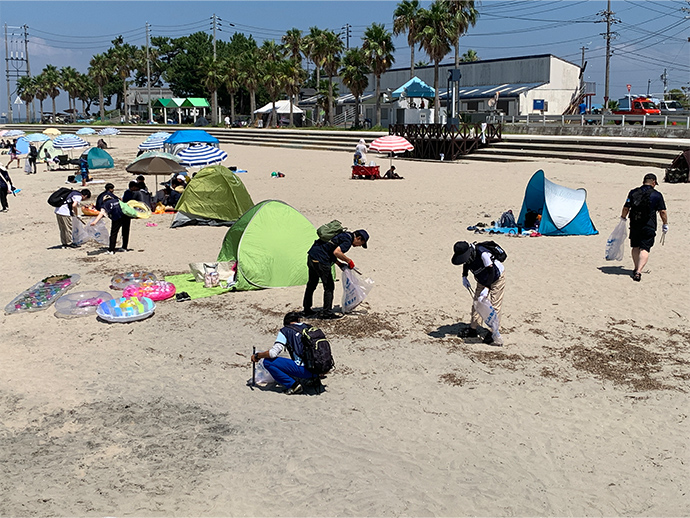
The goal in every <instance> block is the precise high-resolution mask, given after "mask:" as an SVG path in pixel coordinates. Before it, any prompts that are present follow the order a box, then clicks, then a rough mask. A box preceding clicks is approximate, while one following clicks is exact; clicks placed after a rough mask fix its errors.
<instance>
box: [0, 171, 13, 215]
mask: <svg viewBox="0 0 690 518" xmlns="http://www.w3.org/2000/svg"><path fill="white" fill-rule="evenodd" d="M10 192H14V185H12V179H11V178H10V172H9V171H8V170H7V169H5V166H4V165H0V204H2V210H0V212H7V211H8V210H9V208H10V206H9V205H8V204H7V195H8V194H9V193H10Z"/></svg>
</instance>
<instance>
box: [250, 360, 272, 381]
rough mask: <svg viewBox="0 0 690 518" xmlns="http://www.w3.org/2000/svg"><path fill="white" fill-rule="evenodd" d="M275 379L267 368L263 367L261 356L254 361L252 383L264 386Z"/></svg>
mask: <svg viewBox="0 0 690 518" xmlns="http://www.w3.org/2000/svg"><path fill="white" fill-rule="evenodd" d="M275 382H276V380H275V379H273V376H271V373H270V372H268V369H267V368H266V367H264V360H263V358H262V359H261V360H259V361H258V362H257V363H256V372H255V373H254V383H255V384H256V385H257V386H259V387H265V386H266V385H269V384H271V383H275Z"/></svg>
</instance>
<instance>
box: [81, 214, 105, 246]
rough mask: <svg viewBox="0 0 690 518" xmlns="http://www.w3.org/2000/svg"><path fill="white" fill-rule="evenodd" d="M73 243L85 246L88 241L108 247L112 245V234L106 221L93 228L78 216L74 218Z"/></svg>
mask: <svg viewBox="0 0 690 518" xmlns="http://www.w3.org/2000/svg"><path fill="white" fill-rule="evenodd" d="M72 241H73V242H74V243H75V244H77V245H83V244H84V243H86V242H87V241H96V242H97V243H99V244H101V245H108V244H110V233H109V232H108V227H107V226H106V225H105V221H104V220H101V221H99V222H98V223H96V224H95V225H94V226H91V225H90V224H89V223H84V222H83V221H82V220H81V219H80V218H78V217H77V216H72Z"/></svg>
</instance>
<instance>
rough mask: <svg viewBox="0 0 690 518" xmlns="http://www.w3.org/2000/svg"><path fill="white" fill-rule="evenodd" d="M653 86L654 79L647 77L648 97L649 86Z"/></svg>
mask: <svg viewBox="0 0 690 518" xmlns="http://www.w3.org/2000/svg"><path fill="white" fill-rule="evenodd" d="M650 86H652V80H651V79H647V97H649V87H650Z"/></svg>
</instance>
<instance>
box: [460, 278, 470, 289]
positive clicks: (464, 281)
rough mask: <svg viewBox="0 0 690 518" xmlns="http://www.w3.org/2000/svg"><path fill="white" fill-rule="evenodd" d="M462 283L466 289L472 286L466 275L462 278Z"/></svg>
mask: <svg viewBox="0 0 690 518" xmlns="http://www.w3.org/2000/svg"><path fill="white" fill-rule="evenodd" d="M462 285H463V286H464V287H465V288H467V289H468V290H469V289H470V288H471V287H472V285H471V284H470V280H469V279H468V278H467V277H463V278H462Z"/></svg>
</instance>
